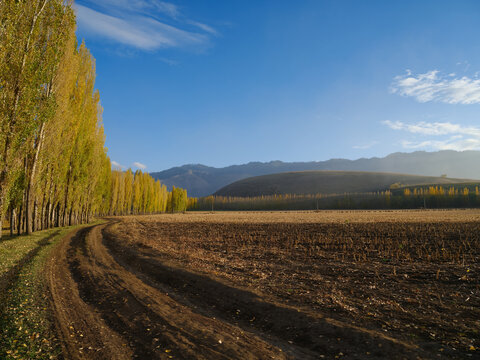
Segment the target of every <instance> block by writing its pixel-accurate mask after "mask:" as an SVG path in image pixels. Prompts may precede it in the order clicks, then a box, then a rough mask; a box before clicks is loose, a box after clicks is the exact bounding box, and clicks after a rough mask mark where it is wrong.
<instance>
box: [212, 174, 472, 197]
mask: <svg viewBox="0 0 480 360" xmlns="http://www.w3.org/2000/svg"><path fill="white" fill-rule="evenodd" d="M464 182H467V183H469V182H471V181H466V180H464V179H452V178H447V177H438V176H437V177H435V176H420V175H405V174H397V173H384V172H371V171H368V172H365V171H333V170H310V171H296V172H286V173H278V174H270V175H261V176H254V177H250V178H246V179H242V180H238V181H236V182H234V183H232V184H229V185H227V186H225V187H223V188H221V189H220V190H218V191H217V192H216V193H215V195H220V196H233V197H256V196H269V195H285V194H297V195H305V194H342V193H368V192H378V191H385V190H388V189H390V188H391V186H392V185H394V184H397V186H412V185H413V186H417V185H418V186H422V185H430V184H435V185H443V186H447V187H448V186H449V185H452V184H461V183H464Z"/></svg>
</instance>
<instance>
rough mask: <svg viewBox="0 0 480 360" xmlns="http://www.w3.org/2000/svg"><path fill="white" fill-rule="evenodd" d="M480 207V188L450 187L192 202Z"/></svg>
mask: <svg viewBox="0 0 480 360" xmlns="http://www.w3.org/2000/svg"><path fill="white" fill-rule="evenodd" d="M477 207H480V189H479V185H478V184H457V185H451V186H448V187H443V186H439V185H431V186H424V187H418V186H417V187H415V186H410V187H403V186H394V187H392V188H391V189H388V190H384V191H378V192H368V193H345V194H277V195H265V196H255V197H231V196H207V197H203V198H199V199H195V198H192V199H189V201H188V209H189V210H197V211H222V210H223V211H231V210H232V211H235V210H238V211H242V210H247V211H248V210H334V209H419V208H434V209H437V208H477Z"/></svg>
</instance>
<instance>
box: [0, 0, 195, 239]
mask: <svg viewBox="0 0 480 360" xmlns="http://www.w3.org/2000/svg"><path fill="white" fill-rule="evenodd" d="M75 29H76V20H75V14H74V11H73V9H72V1H64V0H23V1H22V0H0V224H3V223H4V219H7V220H9V223H10V227H11V231H12V232H13V231H15V232H17V233H22V232H26V233H30V232H32V231H35V230H40V229H45V228H49V227H54V226H65V225H72V224H77V223H83V222H88V221H90V219H91V217H92V216H95V215H97V216H98V215H108V214H126V213H150V212H161V211H166V210H167V209H168V197H169V196H170V197H171V203H172V202H173V196H172V195H168V192H167V191H166V189H165V187H162V186H161V185H160V184H159V183H156V182H155V181H153V179H152V178H151V177H150V176H149V175H148V174H142V173H141V172H137V173H135V174H132V173H131V171H130V172H129V171H127V172H125V173H121V172H115V171H113V172H112V170H111V163H110V159H109V158H108V156H107V149H106V148H105V145H104V144H105V135H104V129H103V125H102V107H101V104H100V95H99V93H98V91H97V90H95V77H96V74H95V59H94V58H93V56H92V55H91V53H90V52H89V50H88V49H87V47H86V45H85V43H83V42H82V43H81V44H80V45H79V43H78V41H77V38H76V36H75ZM120 174H122V175H120ZM127 177H131V182H132V186H131V187H129V186H127V185H126V184H127V183H128V181H127V180H125V178H127ZM119 178H122V179H123V183H124V184H125V187H124V188H123V190H120V188H119V187H118V186H119V184H120V183H118V184H117V183H116V182H118V181H120V180H119ZM122 186H123V185H122ZM127 188H128V189H127ZM131 189H133V195H132V197H127V196H125V195H123V198H122V200H120V197H119V193H118V192H119V191H130V190H131ZM176 192H177V193H178V190H176ZM139 194H140V195H139ZM182 196H185V197H186V194H183V193H182ZM178 197H179V195H176V197H175V201H177V203H178V204H177V203H175V206H173V205H171V209H170V210H171V211H176V210H177V209H180V208H181V204H180V202H181V201H180V202H179V201H178V200H177V199H178ZM165 198H167V202H166V203H165V205H164V199H165ZM184 201H185V203H186V201H187V200H184ZM0 236H1V226H0Z"/></svg>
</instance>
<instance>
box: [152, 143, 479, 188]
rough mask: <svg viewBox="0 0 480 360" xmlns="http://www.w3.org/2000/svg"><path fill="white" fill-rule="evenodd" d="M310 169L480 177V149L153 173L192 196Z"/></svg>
mask: <svg viewBox="0 0 480 360" xmlns="http://www.w3.org/2000/svg"><path fill="white" fill-rule="evenodd" d="M306 170H338V171H374V172H393V173H402V174H412V175H424V176H441V175H443V174H445V175H447V176H448V177H450V178H463V179H480V151H462V152H457V151H438V152H425V151H417V152H413V153H394V154H390V155H388V156H386V157H384V158H376V157H374V158H370V159H366V158H361V159H358V160H347V159H331V160H327V161H312V162H292V163H287V162H282V161H271V162H268V163H261V162H251V163H248V164H244V165H233V166H228V167H224V168H214V167H209V166H204V165H184V166H180V167H174V168H171V169H169V170H165V171H161V172H156V173H151V175H152V176H153V177H154V178H156V179H159V180H160V181H162V183H164V184H166V185H167V186H168V187H169V188H171V186H172V185H174V186H179V187H182V188H185V189H187V191H188V194H189V195H190V196H197V197H199V196H206V195H210V194H213V193H215V192H216V191H218V190H219V189H221V188H223V187H224V186H226V185H228V184H231V183H233V182H235V181H238V180H241V179H245V178H249V177H253V176H259V175H268V174H276V173H281V172H293V171H306Z"/></svg>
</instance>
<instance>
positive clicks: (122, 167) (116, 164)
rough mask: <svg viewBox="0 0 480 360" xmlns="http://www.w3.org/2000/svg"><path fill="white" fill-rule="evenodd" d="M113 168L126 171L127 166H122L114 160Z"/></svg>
mask: <svg viewBox="0 0 480 360" xmlns="http://www.w3.org/2000/svg"><path fill="white" fill-rule="evenodd" d="M112 166H113V168H114V169H118V170H122V169H125V166H123V165H120V164H119V163H118V162H116V161H114V160H112Z"/></svg>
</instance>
